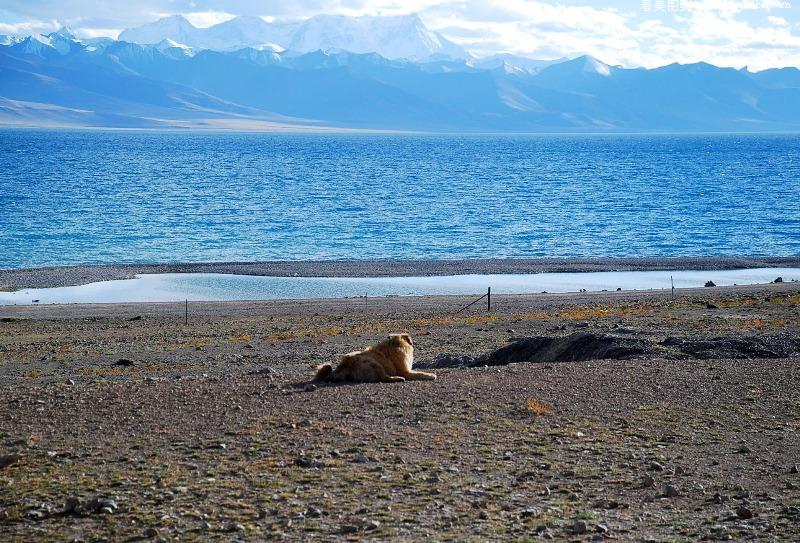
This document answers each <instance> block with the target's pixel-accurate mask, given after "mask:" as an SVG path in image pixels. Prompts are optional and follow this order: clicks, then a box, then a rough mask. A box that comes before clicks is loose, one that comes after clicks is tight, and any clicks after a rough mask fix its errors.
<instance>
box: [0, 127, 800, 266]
mask: <svg viewBox="0 0 800 543" xmlns="http://www.w3.org/2000/svg"><path fill="white" fill-rule="evenodd" d="M799 202H800V138H798V137H797V136H784V135H691V136H690V135H686V136H677V135H620V136H586V135H579V136H572V135H570V136H566V135H536V136H464V137H459V136H416V135H413V136H412V135H398V136H394V135H341V134H340V135H336V134H329V135H314V134H309V135H302V134H247V133H197V132H135V131H66V130H49V131H48V130H0V268H18V267H31V266H49V265H61V264H81V263H120V262H139V263H143V262H165V261H166V262H173V261H187V262H197V261H254V260H294V259H372V258H403V259H439V258H447V259H452V258H476V257H501V258H502V257H601V256H615V257H623V256H702V255H712V256H719V255H753V256H756V255H768V256H792V255H798V254H800V203H799Z"/></svg>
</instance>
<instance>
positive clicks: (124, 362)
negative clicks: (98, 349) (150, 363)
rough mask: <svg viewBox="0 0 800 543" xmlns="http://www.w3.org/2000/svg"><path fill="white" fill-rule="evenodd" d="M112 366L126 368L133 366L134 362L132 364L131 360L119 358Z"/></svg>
mask: <svg viewBox="0 0 800 543" xmlns="http://www.w3.org/2000/svg"><path fill="white" fill-rule="evenodd" d="M114 364H115V365H117V366H128V367H129V366H135V365H136V362H134V361H133V360H131V359H129V358H120V359H119V360H117V361H116V362H115V363H114Z"/></svg>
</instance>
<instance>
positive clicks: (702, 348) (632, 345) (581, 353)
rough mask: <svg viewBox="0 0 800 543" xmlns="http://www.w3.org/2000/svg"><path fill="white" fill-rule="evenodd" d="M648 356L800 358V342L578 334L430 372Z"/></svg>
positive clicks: (516, 345) (455, 361)
mask: <svg viewBox="0 0 800 543" xmlns="http://www.w3.org/2000/svg"><path fill="white" fill-rule="evenodd" d="M642 356H655V357H658V358H671V359H685V358H695V359H701V360H710V359H751V358H796V357H800V338H796V337H793V336H764V337H755V336H735V337H730V336H720V337H710V338H693V337H674V336H670V337H668V338H667V339H665V340H664V341H662V342H660V343H659V344H658V345H655V344H653V343H650V342H648V341H645V340H641V339H632V338H622V337H617V336H612V335H607V334H597V333H587V332H577V333H574V334H571V335H569V336H553V337H546V336H544V337H542V336H539V337H529V338H520V339H514V340H512V342H511V343H509V344H508V345H506V346H505V347H501V348H499V349H496V350H494V351H491V352H489V353H486V354H483V355H480V356H469V355H442V356H440V357H438V358H437V359H436V360H434V361H433V362H431V363H429V364H419V366H420V367H428V368H455V367H473V366H505V365H508V364H515V363H518V362H534V363H549V362H583V361H586V360H630V359H634V358H639V357H642Z"/></svg>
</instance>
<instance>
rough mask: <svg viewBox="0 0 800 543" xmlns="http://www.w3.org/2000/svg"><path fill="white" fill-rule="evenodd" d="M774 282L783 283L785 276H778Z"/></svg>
mask: <svg viewBox="0 0 800 543" xmlns="http://www.w3.org/2000/svg"><path fill="white" fill-rule="evenodd" d="M773 283H783V277H776V278H775V280H774V281H773Z"/></svg>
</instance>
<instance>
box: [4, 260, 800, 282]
mask: <svg viewBox="0 0 800 543" xmlns="http://www.w3.org/2000/svg"><path fill="white" fill-rule="evenodd" d="M770 267H800V257H772V258H767V257H702V258H701V257H697V258H689V257H684V258H586V259H564V258H539V259H484V260H363V261H352V260H350V261H336V260H324V261H285V262H216V263H214V262H210V263H196V264H186V263H164V264H122V265H120V264H113V265H92V266H59V267H51V268H29V269H7V270H2V269H0V288H6V289H21V288H51V287H65V286H73V285H83V284H86V283H94V282H97V281H110V280H114V279H130V278H132V277H133V276H134V275H136V274H140V273H229V274H239V275H271V276H278V277H291V276H299V277H400V276H417V275H423V276H424V275H463V274H489V273H544V272H591V271H595V272H597V271H656V270H680V269H683V270H726V269H743V268H770Z"/></svg>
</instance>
